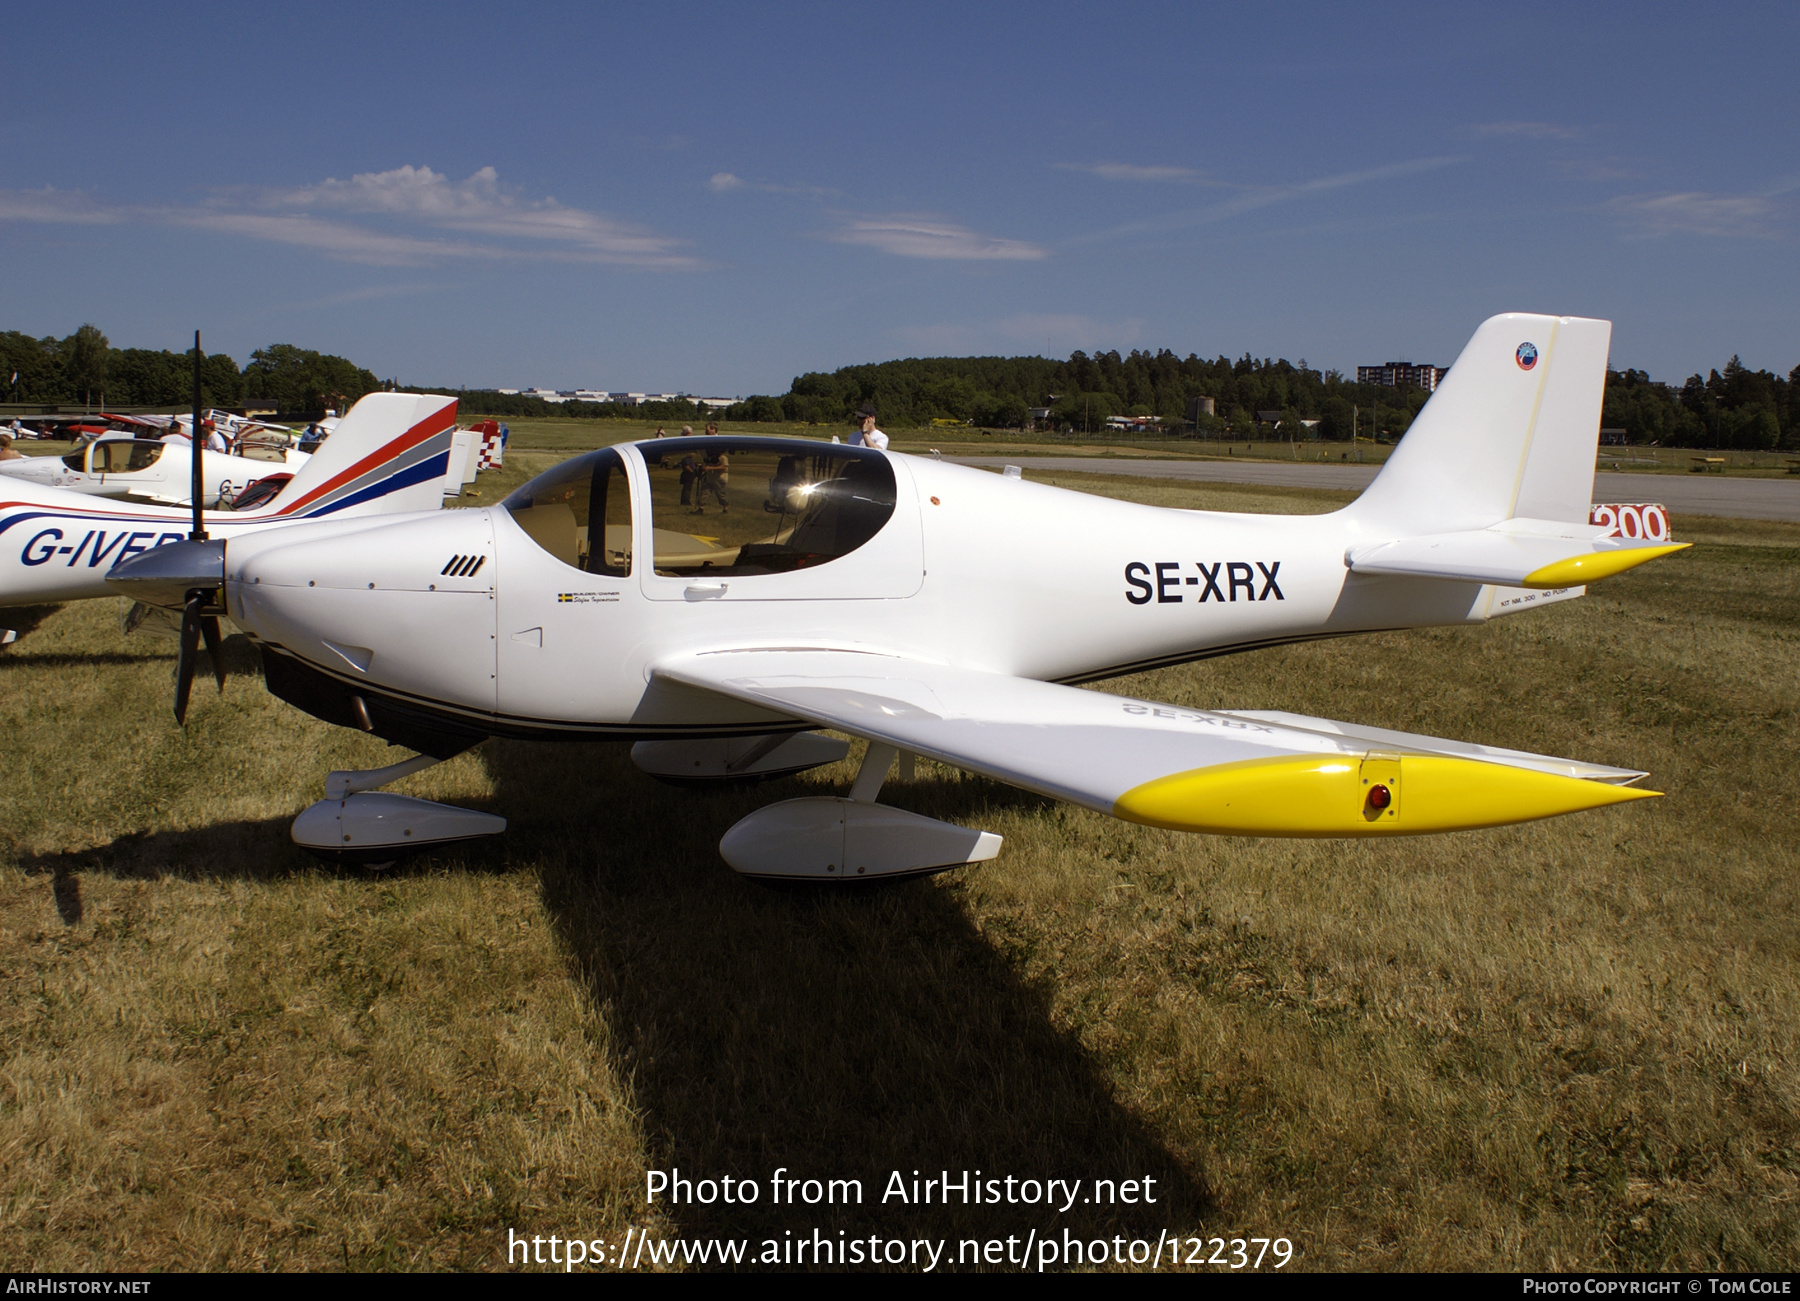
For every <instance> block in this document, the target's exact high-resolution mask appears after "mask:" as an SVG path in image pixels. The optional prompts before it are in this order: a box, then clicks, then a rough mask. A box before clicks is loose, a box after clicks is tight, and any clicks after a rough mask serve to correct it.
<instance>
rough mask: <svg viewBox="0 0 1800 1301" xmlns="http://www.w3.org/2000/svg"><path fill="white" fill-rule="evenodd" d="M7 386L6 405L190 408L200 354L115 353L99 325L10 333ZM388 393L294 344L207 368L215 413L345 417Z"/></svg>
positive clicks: (2, 338)
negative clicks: (257, 409)
mask: <svg viewBox="0 0 1800 1301" xmlns="http://www.w3.org/2000/svg"><path fill="white" fill-rule="evenodd" d="M0 380H4V381H5V387H4V388H0V392H3V393H4V394H5V398H4V400H5V401H9V402H15V403H41V404H43V405H45V406H52V405H55V406H63V405H71V404H74V403H82V404H84V405H87V406H91V407H93V408H94V409H95V410H100V409H102V408H104V407H109V406H110V407H170V406H185V405H187V404H188V403H189V402H190V401H191V400H192V398H193V391H194V352H193V349H191V348H190V349H188V350H187V351H185V352H169V351H166V350H155V349H150V348H115V347H113V346H112V344H111V343H110V342H109V341H108V340H107V337H106V335H104V334H103V333H101V332H100V330H99V329H98V328H97V327H95V326H93V325H84V326H82V327H81V328H80V329H79V330H77V331H75V333H73V334H71V335H69V336H68V337H67V338H63V339H57V338H54V337H51V336H45V337H44V338H41V339H39V338H33V337H32V336H31V335H29V334H22V333H20V332H19V331H17V330H8V331H6V332H5V333H3V334H0ZM386 387H389V386H388V385H386V384H383V383H382V382H381V381H380V380H378V379H376V378H375V376H374V375H373V374H372V373H371V372H370V371H367V370H365V369H363V368H362V367H360V366H358V365H356V364H355V363H354V362H351V361H347V360H345V359H344V358H342V357H333V356H330V355H328V354H325V353H319V352H312V351H310V350H308V349H305V348H296V347H295V346H294V345H292V344H289V343H276V344H271V345H269V346H268V347H267V348H258V349H257V350H256V351H255V352H253V353H251V354H250V361H249V364H248V365H246V366H244V367H243V369H241V370H240V369H239V368H238V364H237V362H236V361H234V360H233V359H232V358H230V357H228V356H226V355H225V354H223V353H209V354H207V355H206V357H205V358H204V359H203V361H202V362H201V366H200V400H201V402H202V403H203V404H204V405H206V406H209V407H225V408H230V407H242V406H244V405H245V403H247V402H254V403H257V404H259V405H266V406H274V407H276V408H277V409H278V410H280V411H283V412H292V413H294V414H296V415H310V414H316V413H318V412H320V411H323V410H324V409H325V408H327V407H336V408H338V409H339V410H343V409H344V408H345V407H346V406H347V405H348V404H349V403H352V402H355V401H356V399H358V398H360V397H361V396H362V395H363V394H365V393H369V392H373V391H375V390H377V389H381V388H386Z"/></svg>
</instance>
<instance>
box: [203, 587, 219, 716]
mask: <svg viewBox="0 0 1800 1301" xmlns="http://www.w3.org/2000/svg"><path fill="white" fill-rule="evenodd" d="M213 595H214V594H213V593H210V592H209V593H207V596H208V598H209V599H210V598H211V597H212V596H213ZM200 635H201V636H202V637H203V638H205V639H206V654H207V657H208V658H209V659H211V660H212V666H213V676H214V677H216V678H217V679H218V680H219V694H220V695H224V694H225V657H224V656H223V655H222V654H220V653H219V621H218V619H217V618H215V617H214V616H213V615H210V614H208V615H204V616H202V617H201V619H200Z"/></svg>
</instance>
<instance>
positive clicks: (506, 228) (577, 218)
mask: <svg viewBox="0 0 1800 1301" xmlns="http://www.w3.org/2000/svg"><path fill="white" fill-rule="evenodd" d="M259 198H260V202H261V205H262V206H264V207H272V208H288V209H295V208H298V209H320V208H325V209H335V210H337V211H340V212H347V213H357V214H365V215H374V216H382V217H390V218H397V219H403V220H405V219H410V220H414V221H418V222H422V223H424V224H426V225H429V226H435V227H438V228H439V229H442V230H451V231H459V232H463V233H466V234H476V235H491V236H497V237H499V238H502V239H515V240H527V241H543V242H545V243H548V244H551V245H561V246H563V247H565V248H567V249H568V250H570V251H571V252H573V253H575V254H576V255H577V256H578V257H579V258H580V260H585V261H595V262H616V263H623V264H625V265H629V266H643V267H660V268H665V269H666V268H674V267H691V266H693V265H694V259H693V258H692V257H691V256H689V255H687V254H684V253H680V252H678V251H677V249H678V247H679V244H680V241H678V240H675V239H671V238H669V237H668V236H664V235H657V234H653V233H651V232H649V231H646V230H643V229H642V228H640V227H636V226H631V225H627V224H626V223H624V222H620V221H615V220H613V219H612V218H611V217H607V216H604V215H602V214H600V213H596V212H588V211H586V210H585V209H582V208H569V207H565V206H563V205H562V204H560V203H558V202H557V201H556V200H555V199H552V198H546V199H537V200H529V201H528V200H523V199H520V198H519V197H518V196H517V195H515V194H511V193H508V192H507V191H505V190H503V189H502V188H501V186H500V177H499V174H498V173H497V172H496V171H495V170H494V169H493V168H492V167H483V168H482V169H481V170H480V171H478V172H476V173H475V174H474V175H472V176H470V177H469V178H468V179H467V180H463V181H455V182H453V181H451V180H450V178H449V177H447V176H445V175H443V174H442V173H441V172H434V171H432V170H431V169H430V168H429V167H412V166H407V167H396V168H394V169H393V170H391V171H386V172H362V173H358V174H357V175H355V176H352V177H351V178H350V179H349V180H348V181H340V180H338V179H336V178H335V177H334V178H331V179H329V180H325V181H322V182H320V183H319V184H317V185H310V186H304V187H302V188H299V189H291V190H269V191H264V192H263V193H262V194H261V195H260V196H259ZM512 255H514V256H516V255H517V253H516V252H515V253H514V254H512Z"/></svg>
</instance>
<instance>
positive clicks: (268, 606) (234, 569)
mask: <svg viewBox="0 0 1800 1301" xmlns="http://www.w3.org/2000/svg"><path fill="white" fill-rule="evenodd" d="M255 541H256V542H257V543H259V544H260V545H258V546H256V547H254V548H246V549H245V552H244V553H243V554H242V555H241V557H240V556H239V555H237V554H236V553H234V556H233V560H232V565H231V575H230V582H229V586H228V588H227V593H228V602H227V609H228V611H229V613H230V615H231V617H232V619H233V620H234V621H236V622H237V623H238V624H239V625H241V626H242V627H244V628H245V629H246V630H247V631H249V632H251V633H252V634H254V635H255V636H256V637H257V638H258V639H260V640H261V641H262V642H263V643H264V644H265V646H267V647H269V648H271V649H273V650H275V651H277V652H278V653H285V654H289V655H292V656H295V657H297V658H299V659H301V660H304V661H306V662H308V663H310V664H312V665H313V666H314V667H316V668H318V669H321V670H323V671H325V672H327V673H329V674H331V675H333V676H336V677H338V678H340V679H342V680H345V681H348V682H353V683H357V684H365V683H366V684H368V685H369V686H370V687H372V688H374V689H376V690H391V691H394V692H397V693H404V694H406V695H409V696H413V697H415V698H423V699H425V700H428V701H432V702H441V703H445V704H448V705H451V706H453V707H456V708H461V709H478V710H482V711H484V712H485V711H491V710H492V708H493V699H494V681H495V677H494V673H495V669H494V658H495V653H494V590H493V578H494V570H495V565H494V563H493V561H492V559H491V557H492V556H493V554H494V546H493V528H492V524H491V522H490V520H489V519H488V517H487V512H486V511H480V510H454V511H445V512H442V513H441V514H433V515H430V516H424V517H414V518H412V519H410V520H405V521H401V522H396V523H392V524H388V525H386V526H384V527H379V528H363V529H358V530H355V531H349V530H346V531H343V532H334V533H325V534H322V535H321V534H320V533H316V532H315V533H312V534H311V535H310V536H309V537H307V538H306V539H305V540H294V541H291V542H289V543H287V544H283V543H282V542H281V541H280V540H279V538H273V539H269V540H268V541H266V542H265V541H264V540H263V539H262V538H260V537H259V538H257V539H255ZM237 545H238V544H236V543H233V546H234V547H236V546H237ZM453 556H472V557H476V558H478V559H479V558H486V563H484V564H479V565H475V564H467V563H466V564H463V565H457V566H452V565H450V564H449V563H448V562H449V560H450V559H451V557H453ZM446 571H448V572H446Z"/></svg>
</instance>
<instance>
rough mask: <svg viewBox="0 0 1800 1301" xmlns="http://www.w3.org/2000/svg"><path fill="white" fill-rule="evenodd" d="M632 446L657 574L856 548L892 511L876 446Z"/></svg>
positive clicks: (776, 567) (800, 561)
mask: <svg viewBox="0 0 1800 1301" xmlns="http://www.w3.org/2000/svg"><path fill="white" fill-rule="evenodd" d="M638 450H639V451H641V452H642V453H643V454H644V461H645V464H646V465H647V466H648V468H649V471H650V512H651V523H652V524H653V525H654V526H655V530H654V539H655V553H656V554H655V568H656V572H657V573H658V574H661V575H664V576H665V577H679V578H685V577H689V576H691V575H695V574H705V575H707V576H708V577H725V576H740V575H751V574H785V573H791V572H793V571H794V570H797V569H809V568H811V567H813V566H815V565H822V564H825V563H826V562H828V561H831V560H836V559H837V558H838V557H839V556H844V555H848V554H849V553H850V552H852V551H854V550H856V549H857V548H858V547H860V546H862V545H863V543H865V542H867V541H868V540H869V539H870V538H872V537H874V536H875V535H876V534H877V533H878V532H880V531H881V527H882V526H883V525H884V524H886V523H887V522H888V520H889V519H890V518H891V517H892V516H893V513H894V470H893V467H892V466H891V465H889V464H888V461H887V458H885V457H883V456H882V455H880V454H879V453H877V452H869V451H863V450H861V449H853V448H849V447H838V446H834V445H831V444H818V443H814V444H805V443H798V442H793V443H784V442H775V441H773V440H768V439H733V438H722V437H718V436H712V437H705V438H682V439H674V440H669V441H661V442H656V443H640V444H639V445H638Z"/></svg>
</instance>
